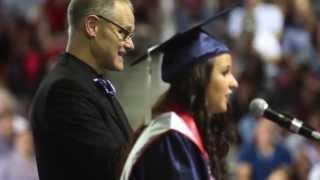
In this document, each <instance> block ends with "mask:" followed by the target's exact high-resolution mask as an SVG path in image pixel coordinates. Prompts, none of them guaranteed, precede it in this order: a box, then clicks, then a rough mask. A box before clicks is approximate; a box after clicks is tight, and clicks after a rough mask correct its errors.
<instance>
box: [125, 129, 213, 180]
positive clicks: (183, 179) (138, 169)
mask: <svg viewBox="0 0 320 180" xmlns="http://www.w3.org/2000/svg"><path fill="white" fill-rule="evenodd" d="M130 179H132V180H151V179H159V180H160V179H162V180H163V179H166V180H171V179H172V180H207V179H209V177H208V171H207V164H206V162H205V161H204V159H203V158H202V157H201V153H200V151H199V150H198V148H197V147H196V145H195V144H194V143H193V142H192V141H190V140H189V139H188V138H187V137H186V136H184V135H182V134H181V133H179V132H176V131H169V132H167V133H165V134H163V135H162V136H161V137H159V139H157V140H156V141H155V142H153V143H152V144H151V145H150V146H149V147H148V148H147V149H146V150H145V152H144V153H143V156H142V157H141V158H140V159H139V160H138V161H137V163H136V164H135V165H134V167H133V169H132V174H131V176H130Z"/></svg>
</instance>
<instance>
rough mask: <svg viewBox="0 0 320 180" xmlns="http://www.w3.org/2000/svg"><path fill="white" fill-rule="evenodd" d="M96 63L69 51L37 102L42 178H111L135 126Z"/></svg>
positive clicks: (44, 84) (34, 119)
mask: <svg viewBox="0 0 320 180" xmlns="http://www.w3.org/2000/svg"><path fill="white" fill-rule="evenodd" d="M97 76H99V75H98V74H97V73H96V72H95V71H94V70H93V69H92V68H91V67H89V66H88V65H87V64H85V63H84V62H82V61H81V60H79V59H77V58H76V57H74V56H72V55H71V54H68V53H65V54H63V55H62V56H61V57H60V59H59V60H58V63H57V65H56V67H55V68H54V69H53V70H52V71H51V72H50V73H49V75H48V76H47V77H46V79H44V80H43V81H42V83H41V85H40V87H39V89H38V91H37V93H36V96H35V99H34V102H33V107H32V114H31V119H32V131H33V136H34V141H35V151H36V159H37V164H38V170H39V176H40V180H80V179H86V180H108V179H113V178H114V176H115V167H116V163H117V162H118V161H119V160H118V158H119V157H118V155H119V152H120V148H121V147H122V146H123V145H124V144H126V143H127V142H128V139H129V136H130V135H131V133H132V130H131V128H130V126H129V124H128V121H127V118H126V116H125V114H124V112H123V110H122V108H121V106H120V104H119V102H118V101H117V100H116V98H115V97H113V96H110V95H106V94H105V91H104V89H103V88H101V87H99V86H97V85H96V84H95V82H94V81H93V79H94V78H96V77H97Z"/></svg>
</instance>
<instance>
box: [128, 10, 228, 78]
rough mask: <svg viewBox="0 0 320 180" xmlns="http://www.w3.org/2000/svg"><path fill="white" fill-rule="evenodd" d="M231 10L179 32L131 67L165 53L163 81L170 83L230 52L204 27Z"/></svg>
mask: <svg viewBox="0 0 320 180" xmlns="http://www.w3.org/2000/svg"><path fill="white" fill-rule="evenodd" d="M231 9H233V8H230V9H227V10H225V11H222V12H220V13H218V14H216V15H214V16H212V17H210V18H208V19H207V20H205V21H203V22H201V23H199V24H197V25H195V26H193V27H191V28H190V29H187V30H186V31H183V32H178V33H177V34H175V35H174V36H173V37H171V38H170V39H168V40H167V41H165V42H163V43H161V44H158V45H155V46H153V47H151V48H149V50H148V53H146V54H144V55H143V56H141V57H140V58H138V59H137V60H135V61H134V62H133V63H132V64H131V65H135V64H138V63H139V62H141V61H143V60H145V59H148V57H150V56H153V55H155V54H158V53H163V62H162V66H161V71H162V73H161V74H162V80H163V81H165V82H168V83H170V82H172V81H173V80H174V79H175V77H177V75H178V74H179V75H181V72H185V71H187V70H188V69H189V68H191V66H192V64H195V63H200V62H201V61H203V60H207V59H208V58H210V57H214V56H217V55H219V54H223V53H228V52H230V50H229V48H228V47H227V46H226V45H225V44H224V43H222V42H221V41H219V40H217V38H216V37H214V36H212V35H210V34H209V33H208V32H207V31H206V30H204V29H203V27H204V26H205V25H207V24H209V23H211V22H213V21H215V20H217V19H218V18H219V19H220V18H221V17H223V16H226V15H227V14H228V12H230V10H231Z"/></svg>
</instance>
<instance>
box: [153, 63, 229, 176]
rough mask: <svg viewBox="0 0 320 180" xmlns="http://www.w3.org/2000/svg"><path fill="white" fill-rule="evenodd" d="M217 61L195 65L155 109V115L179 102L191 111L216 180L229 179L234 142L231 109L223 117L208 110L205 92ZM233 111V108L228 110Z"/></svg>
mask: <svg viewBox="0 0 320 180" xmlns="http://www.w3.org/2000/svg"><path fill="white" fill-rule="evenodd" d="M213 66H214V60H209V61H204V62H202V63H198V64H195V65H193V67H192V69H191V70H190V71H188V72H185V73H182V74H183V75H181V76H178V77H177V78H176V79H175V80H174V81H173V82H172V83H171V84H170V87H169V89H168V90H167V92H165V93H164V94H163V95H162V96H161V97H160V98H159V100H158V101H157V102H156V104H155V105H154V107H153V108H152V114H153V116H156V115H158V114H161V113H163V112H165V111H167V108H168V106H169V105H170V104H172V103H176V104H179V105H180V106H182V107H183V108H184V109H186V110H187V111H189V112H190V113H191V114H192V115H193V116H194V119H195V121H196V124H197V126H198V128H199V131H200V134H201V137H202V139H203V142H204V145H205V148H206V150H207V152H208V155H209V163H210V168H211V172H212V173H213V175H214V176H215V178H216V179H217V180H222V179H227V178H226V169H225V165H226V164H225V157H226V155H227V152H228V150H229V145H230V143H231V142H232V141H233V140H234V132H235V131H234V124H233V123H232V118H231V116H230V112H229V111H230V110H228V112H226V113H222V114H214V115H212V114H209V112H208V111H207V107H206V89H207V86H208V84H209V81H210V77H211V73H212V69H213V68H212V67H213ZM228 109H230V108H228Z"/></svg>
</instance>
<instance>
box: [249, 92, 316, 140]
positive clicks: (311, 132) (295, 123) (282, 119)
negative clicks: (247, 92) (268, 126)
mask: <svg viewBox="0 0 320 180" xmlns="http://www.w3.org/2000/svg"><path fill="white" fill-rule="evenodd" d="M249 108H250V112H251V113H252V114H253V115H254V116H255V117H261V116H263V117H265V118H267V119H270V120H272V121H273V122H275V123H277V124H278V125H280V126H281V127H283V128H285V129H287V130H289V131H291V132H293V133H297V134H301V135H303V136H305V137H308V138H311V139H313V140H315V141H318V142H320V133H319V132H318V131H316V130H315V129H313V128H312V127H310V126H308V125H307V124H305V123H303V122H302V121H300V120H299V119H297V118H294V117H290V116H288V115H286V114H283V113H280V112H277V111H275V110H272V109H271V108H269V105H268V103H267V102H266V101H265V100H264V99H261V98H255V99H254V100H252V101H251V103H250V106H249Z"/></svg>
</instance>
